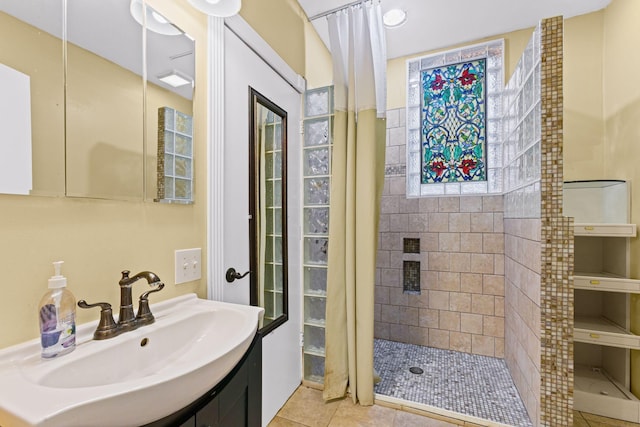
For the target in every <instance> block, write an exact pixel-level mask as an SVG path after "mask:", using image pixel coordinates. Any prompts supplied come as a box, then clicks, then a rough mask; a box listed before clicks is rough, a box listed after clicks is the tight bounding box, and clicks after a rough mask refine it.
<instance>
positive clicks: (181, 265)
mask: <svg viewBox="0 0 640 427" xmlns="http://www.w3.org/2000/svg"><path fill="white" fill-rule="evenodd" d="M201 258H202V251H201V250H200V248H193V249H180V250H177V251H176V285H178V284H180V283H186V282H191V281H194V280H199V279H200V278H201V277H202V268H201V267H200V262H201Z"/></svg>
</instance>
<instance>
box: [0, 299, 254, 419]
mask: <svg viewBox="0 0 640 427" xmlns="http://www.w3.org/2000/svg"><path fill="white" fill-rule="evenodd" d="M151 310H152V312H153V314H154V316H155V318H156V322H155V323H154V324H152V325H148V326H144V327H141V328H140V329H137V330H135V331H132V332H127V333H124V334H122V335H120V336H117V337H115V338H111V339H107V340H103V341H95V340H92V339H91V338H92V335H93V331H94V330H95V327H96V324H97V322H93V323H90V324H85V325H81V326H79V327H78V331H77V342H78V345H77V347H76V349H75V350H74V351H73V352H71V353H69V354H67V355H64V356H61V357H60V358H57V359H51V360H43V359H41V358H40V341H39V339H36V340H32V341H29V342H26V343H23V344H19V345H17V346H14V347H10V348H7V349H4V350H2V351H0V384H2V386H1V387H0V425H1V426H12V427H13V426H16V427H17V426H33V425H37V426H64V427H73V426H87V425H91V426H101V425H103V426H109V427H116V426H136V425H142V424H146V423H149V422H152V421H155V420H157V419H160V418H162V417H165V416H167V415H169V414H172V413H173V412H175V411H177V410H179V409H182V408H183V407H185V406H187V405H188V404H190V403H192V402H193V401H194V400H196V399H197V398H199V397H200V396H202V395H203V394H204V393H206V392H207V391H208V390H209V389H210V388H212V387H213V386H215V385H216V384H217V383H218V382H219V381H220V380H222V379H223V378H224V376H225V375H226V374H228V373H229V372H230V371H231V369H232V368H233V367H234V366H235V365H236V364H237V363H238V361H239V360H240V359H241V358H242V356H243V355H244V354H245V352H246V351H247V349H248V348H249V345H250V344H251V341H252V340H253V337H254V336H255V333H256V330H257V327H258V323H259V321H260V318H261V317H262V315H263V313H264V310H263V309H262V308H259V307H252V306H244V305H237V304H229V303H223V302H217V301H209V300H203V299H199V298H197V297H196V295H195V294H189V295H184V296H181V297H178V298H174V299H171V300H167V301H163V302H161V303H158V304H154V305H152V307H151Z"/></svg>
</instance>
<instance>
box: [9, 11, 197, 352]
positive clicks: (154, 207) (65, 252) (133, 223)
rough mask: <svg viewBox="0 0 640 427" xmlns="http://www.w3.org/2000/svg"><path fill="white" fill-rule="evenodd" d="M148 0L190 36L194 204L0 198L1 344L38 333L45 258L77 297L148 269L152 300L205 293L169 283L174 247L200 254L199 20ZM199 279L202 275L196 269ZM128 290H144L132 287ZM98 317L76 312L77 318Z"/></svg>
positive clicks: (105, 293)
mask: <svg viewBox="0 0 640 427" xmlns="http://www.w3.org/2000/svg"><path fill="white" fill-rule="evenodd" d="M150 3H151V5H152V6H153V7H154V8H155V9H157V10H158V11H159V12H161V13H162V14H164V15H165V16H167V17H168V18H170V19H171V20H172V21H173V22H175V23H176V24H177V25H178V26H179V27H181V28H183V29H184V30H185V31H186V32H188V33H189V34H190V35H192V36H194V37H195V39H196V50H197V59H196V76H197V81H196V88H197V89H196V91H197V93H196V96H195V99H194V102H195V103H194V115H195V124H196V129H195V141H196V150H197V152H198V153H202V154H203V155H202V156H199V157H198V158H197V160H196V179H197V182H198V183H199V185H198V191H197V193H196V200H195V202H196V203H195V204H194V205H192V206H167V205H160V204H156V203H144V202H119V201H107V200H92V199H73V198H51V197H37V196H8V195H0V212H2V214H1V215H2V221H0V236H1V239H2V245H0V258H1V259H2V260H3V262H2V267H3V268H2V270H3V274H2V276H3V277H2V284H1V285H0V286H1V287H2V290H3V297H2V298H1V299H0V324H2V325H4V326H3V327H2V333H1V334H0V348H2V347H6V346H9V345H12V344H16V343H19V342H21V341H24V340H26V339H29V338H34V337H37V336H38V321H37V319H38V317H37V306H38V302H39V300H40V298H41V297H42V295H43V294H44V292H45V291H46V289H47V279H48V278H49V277H50V276H51V275H52V271H53V269H52V267H51V262H52V261H55V260H58V259H62V260H64V261H65V264H64V266H63V272H64V274H65V275H66V276H67V278H68V280H69V284H68V287H69V289H70V290H71V291H72V292H73V293H74V295H75V296H76V298H77V299H86V300H87V301H89V302H97V301H108V302H110V303H112V304H113V305H117V303H118V299H119V289H118V284H117V282H118V280H119V279H120V271H121V270H124V269H128V270H131V271H132V272H138V271H141V270H152V271H154V272H156V273H157V274H158V275H159V276H160V277H161V278H162V279H164V281H165V282H166V283H167V286H166V287H165V289H164V290H163V291H162V292H160V293H158V294H154V295H153V297H154V298H153V300H155V301H159V300H162V299H167V298H170V297H174V296H177V295H180V294H184V293H187V292H197V293H198V294H199V295H200V296H203V297H204V296H206V280H204V279H203V280H200V281H196V282H191V283H187V284H183V285H177V286H176V285H174V284H173V282H174V280H173V277H174V270H173V251H174V250H175V249H181V248H192V247H201V248H202V249H203V259H206V233H207V230H206V223H207V221H206V192H207V190H206V188H207V186H206V155H205V153H206V152H207V148H206V129H207V127H206V93H207V81H206V79H205V78H204V77H205V76H206V74H207V73H206V55H207V48H206V46H207V42H206V18H205V16H204V15H202V14H200V13H198V12H196V11H194V10H193V9H192V8H191V7H189V6H187V5H186V3H176V2H174V1H171V0H152V1H150ZM202 273H203V277H206V274H207V272H206V271H205V269H203V272H202ZM134 288H135V289H134V293H136V294H137V293H141V292H142V291H143V290H144V285H143V284H136V285H134ZM97 318H98V313H97V310H81V309H78V322H79V323H83V322H87V321H90V320H94V319H97Z"/></svg>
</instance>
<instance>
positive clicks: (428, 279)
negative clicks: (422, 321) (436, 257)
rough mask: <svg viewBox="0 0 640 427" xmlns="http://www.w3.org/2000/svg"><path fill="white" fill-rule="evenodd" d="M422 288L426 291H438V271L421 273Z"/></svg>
mask: <svg viewBox="0 0 640 427" xmlns="http://www.w3.org/2000/svg"><path fill="white" fill-rule="evenodd" d="M420 288H421V289H422V290H424V291H426V290H428V289H434V290H436V289H438V272H437V271H421V272H420ZM425 307H426V305H425Z"/></svg>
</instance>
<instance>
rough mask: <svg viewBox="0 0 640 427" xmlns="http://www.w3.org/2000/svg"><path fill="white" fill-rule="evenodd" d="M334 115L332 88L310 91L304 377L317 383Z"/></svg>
mask: <svg viewBox="0 0 640 427" xmlns="http://www.w3.org/2000/svg"><path fill="white" fill-rule="evenodd" d="M332 114H333V89H332V87H322V88H318V89H312V90H308V91H307V92H306V93H305V102H304V138H303V141H304V147H303V151H302V157H303V159H302V162H303V168H302V170H303V179H304V185H303V188H304V190H303V191H304V200H303V227H304V228H303V240H304V242H303V248H304V249H303V280H304V296H303V298H304V312H303V313H304V314H303V316H304V319H303V324H304V349H303V352H304V361H303V366H304V379H305V380H306V381H311V382H315V383H322V382H323V381H324V356H325V344H324V343H325V341H324V331H325V308H326V295H327V248H328V246H329V190H330V184H331V181H330V176H331V142H332V141H331V135H332V123H333V118H332Z"/></svg>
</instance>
